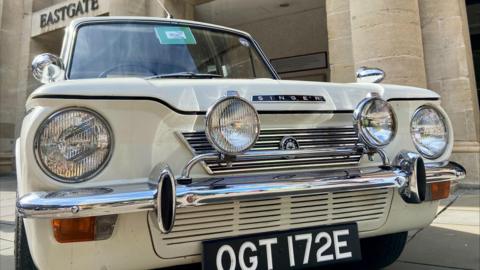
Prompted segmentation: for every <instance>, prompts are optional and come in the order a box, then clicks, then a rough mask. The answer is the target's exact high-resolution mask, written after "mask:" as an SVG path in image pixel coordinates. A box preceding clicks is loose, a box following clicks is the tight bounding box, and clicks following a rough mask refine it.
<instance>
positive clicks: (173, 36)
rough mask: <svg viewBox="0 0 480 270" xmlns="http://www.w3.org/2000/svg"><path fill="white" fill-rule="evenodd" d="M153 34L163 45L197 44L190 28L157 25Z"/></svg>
mask: <svg viewBox="0 0 480 270" xmlns="http://www.w3.org/2000/svg"><path fill="white" fill-rule="evenodd" d="M155 34H156V35H157V38H158V40H160V43H161V44H165V45H191V44H197V41H196V40H195V37H194V36H193V33H192V30H190V28H189V27H183V26H157V27H155Z"/></svg>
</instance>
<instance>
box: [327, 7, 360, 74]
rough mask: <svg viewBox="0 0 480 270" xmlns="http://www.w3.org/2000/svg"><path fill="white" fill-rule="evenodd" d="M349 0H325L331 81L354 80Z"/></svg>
mask: <svg viewBox="0 0 480 270" xmlns="http://www.w3.org/2000/svg"><path fill="white" fill-rule="evenodd" d="M349 2H350V0H327V1H326V12H327V29H328V48H329V55H328V60H329V64H330V80H331V81H332V82H353V81H355V68H354V63H353V52H352V31H351V26H350V3H349Z"/></svg>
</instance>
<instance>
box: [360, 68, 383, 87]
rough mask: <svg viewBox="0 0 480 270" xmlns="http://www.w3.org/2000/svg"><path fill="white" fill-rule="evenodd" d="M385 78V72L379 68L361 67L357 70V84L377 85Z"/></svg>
mask: <svg viewBox="0 0 480 270" xmlns="http://www.w3.org/2000/svg"><path fill="white" fill-rule="evenodd" d="M384 78H385V72H383V70H381V69H379V68H369V67H361V68H359V69H357V82H361V83H379V82H381V81H383V79H384Z"/></svg>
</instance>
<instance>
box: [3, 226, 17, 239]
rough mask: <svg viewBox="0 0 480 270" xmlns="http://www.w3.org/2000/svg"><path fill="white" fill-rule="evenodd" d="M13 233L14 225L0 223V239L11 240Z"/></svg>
mask: <svg viewBox="0 0 480 270" xmlns="http://www.w3.org/2000/svg"><path fill="white" fill-rule="evenodd" d="M14 235H15V226H14V225H7V224H2V223H0V240H7V241H11V242H13V238H14Z"/></svg>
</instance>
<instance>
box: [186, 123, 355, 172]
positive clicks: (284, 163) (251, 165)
mask: <svg viewBox="0 0 480 270" xmlns="http://www.w3.org/2000/svg"><path fill="white" fill-rule="evenodd" d="M181 136H182V138H183V140H184V141H185V142H186V143H187V144H188V145H189V147H190V150H191V151H192V153H193V154H194V155H199V154H206V153H211V152H214V151H215V150H214V148H213V147H212V145H211V144H210V142H209V141H208V139H207V136H206V135H205V132H204V131H197V132H183V133H181ZM285 137H293V138H295V140H296V141H297V142H298V145H299V147H300V149H309V150H311V149H327V148H328V149H330V148H333V149H335V148H343V149H352V152H351V154H350V153H349V154H345V153H343V154H338V153H335V151H333V152H332V153H327V154H325V153H323V154H314V155H311V156H308V157H305V156H303V157H295V156H292V157H288V158H285V157H268V158H265V157H262V158H258V157H257V158H251V157H250V158H248V159H247V158H239V159H237V160H234V161H233V162H232V163H231V164H230V166H229V165H227V164H226V163H218V162H215V161H209V162H204V166H205V167H206V168H207V171H208V172H209V173H213V174H215V173H235V172H251V171H265V170H283V169H291V168H314V167H322V166H334V165H338V166H340V165H355V164H358V162H359V161H360V158H361V157H362V155H361V153H359V152H358V151H357V148H358V146H359V140H358V134H357V132H356V131H355V128H354V127H329V128H313V129H268V130H261V132H260V135H259V139H258V141H257V142H256V144H255V145H254V147H253V148H252V149H251V151H252V152H253V153H254V152H255V151H266V150H269V151H276V150H280V142H281V141H282V139H283V138H285Z"/></svg>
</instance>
